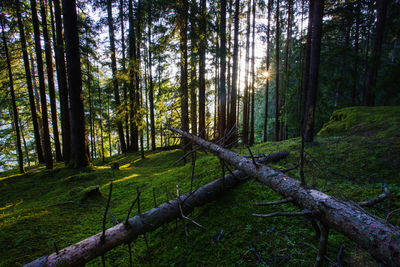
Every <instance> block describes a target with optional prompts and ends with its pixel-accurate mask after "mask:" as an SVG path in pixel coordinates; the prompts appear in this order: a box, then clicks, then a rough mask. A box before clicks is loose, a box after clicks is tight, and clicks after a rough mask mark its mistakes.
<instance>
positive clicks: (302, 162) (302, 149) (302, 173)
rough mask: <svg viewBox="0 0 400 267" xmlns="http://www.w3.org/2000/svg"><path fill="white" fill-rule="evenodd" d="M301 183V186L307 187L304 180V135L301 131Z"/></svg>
mask: <svg viewBox="0 0 400 267" xmlns="http://www.w3.org/2000/svg"><path fill="white" fill-rule="evenodd" d="M300 181H301V185H302V186H305V185H306V180H305V178H304V134H303V131H301V147H300Z"/></svg>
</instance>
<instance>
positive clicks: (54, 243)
mask: <svg viewBox="0 0 400 267" xmlns="http://www.w3.org/2000/svg"><path fill="white" fill-rule="evenodd" d="M53 245H54V248H55V249H56V254H57V255H58V254H59V251H58V247H57V244H56V241H54V242H53Z"/></svg>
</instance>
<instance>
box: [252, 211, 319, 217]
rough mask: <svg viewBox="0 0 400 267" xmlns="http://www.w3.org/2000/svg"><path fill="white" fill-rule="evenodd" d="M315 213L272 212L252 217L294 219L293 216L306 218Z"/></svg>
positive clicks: (256, 214) (254, 214)
mask: <svg viewBox="0 0 400 267" xmlns="http://www.w3.org/2000/svg"><path fill="white" fill-rule="evenodd" d="M316 213H317V212H316V211H313V210H305V211H300V212H273V213H269V214H258V213H253V214H251V215H253V216H254V217H262V218H269V217H275V216H287V217H294V216H306V215H315V214H316Z"/></svg>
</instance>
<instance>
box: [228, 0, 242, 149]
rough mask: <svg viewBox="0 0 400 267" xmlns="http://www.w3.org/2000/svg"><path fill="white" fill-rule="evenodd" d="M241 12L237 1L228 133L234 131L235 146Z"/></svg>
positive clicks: (231, 139)
mask: <svg viewBox="0 0 400 267" xmlns="http://www.w3.org/2000/svg"><path fill="white" fill-rule="evenodd" d="M239 12H240V5H239V0H236V1H235V15H234V16H235V18H234V19H235V22H234V26H233V27H234V34H233V66H232V90H231V98H230V105H231V107H230V113H229V119H228V131H232V135H231V138H230V139H229V141H228V143H229V144H234V143H235V142H236V141H237V126H238V125H237V123H236V117H238V116H237V113H236V99H238V97H237V95H238V93H237V92H238V83H237V81H238V67H239V66H238V62H239V61H238V53H239Z"/></svg>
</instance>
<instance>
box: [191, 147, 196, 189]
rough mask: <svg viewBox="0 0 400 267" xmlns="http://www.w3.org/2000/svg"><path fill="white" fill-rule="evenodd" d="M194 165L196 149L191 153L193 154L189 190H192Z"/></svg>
mask: <svg viewBox="0 0 400 267" xmlns="http://www.w3.org/2000/svg"><path fill="white" fill-rule="evenodd" d="M195 166H196V151H195V152H194V153H193V156H192V178H191V180H190V192H192V191H193V179H194V168H195Z"/></svg>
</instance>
